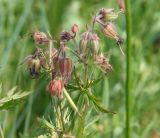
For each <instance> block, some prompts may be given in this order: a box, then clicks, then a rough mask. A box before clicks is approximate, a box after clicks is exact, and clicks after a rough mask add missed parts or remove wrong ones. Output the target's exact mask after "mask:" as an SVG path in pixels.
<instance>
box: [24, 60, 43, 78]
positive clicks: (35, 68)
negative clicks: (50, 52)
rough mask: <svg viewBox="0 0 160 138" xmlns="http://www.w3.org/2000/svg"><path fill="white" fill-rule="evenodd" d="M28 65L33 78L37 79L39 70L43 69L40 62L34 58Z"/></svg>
mask: <svg viewBox="0 0 160 138" xmlns="http://www.w3.org/2000/svg"><path fill="white" fill-rule="evenodd" d="M27 64H28V68H29V70H30V73H31V75H32V76H33V77H37V76H38V75H39V70H40V67H41V64H40V60H39V59H33V58H32V59H29V60H28V61H27Z"/></svg>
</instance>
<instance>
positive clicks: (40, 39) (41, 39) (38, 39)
mask: <svg viewBox="0 0 160 138" xmlns="http://www.w3.org/2000/svg"><path fill="white" fill-rule="evenodd" d="M33 39H34V41H35V43H36V44H38V45H45V44H48V42H49V38H48V37H47V35H46V34H45V33H43V32H40V31H35V32H34V33H33Z"/></svg>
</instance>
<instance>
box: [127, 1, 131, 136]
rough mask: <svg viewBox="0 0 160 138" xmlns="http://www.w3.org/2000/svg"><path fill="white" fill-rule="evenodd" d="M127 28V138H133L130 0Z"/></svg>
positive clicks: (128, 2)
mask: <svg viewBox="0 0 160 138" xmlns="http://www.w3.org/2000/svg"><path fill="white" fill-rule="evenodd" d="M125 7H126V28H127V57H126V64H127V67H126V93H125V94H126V103H125V104H126V131H125V134H126V138H131V102H130V97H131V66H132V65H131V64H132V62H131V32H132V30H131V29H132V24H131V8H130V0H125Z"/></svg>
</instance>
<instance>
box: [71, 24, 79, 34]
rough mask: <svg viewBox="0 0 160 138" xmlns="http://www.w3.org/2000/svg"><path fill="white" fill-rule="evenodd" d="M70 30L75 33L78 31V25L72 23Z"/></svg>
mask: <svg viewBox="0 0 160 138" xmlns="http://www.w3.org/2000/svg"><path fill="white" fill-rule="evenodd" d="M71 30H72V33H77V32H78V25H77V24H74V25H73V26H72V28H71Z"/></svg>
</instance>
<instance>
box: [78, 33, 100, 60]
mask: <svg viewBox="0 0 160 138" xmlns="http://www.w3.org/2000/svg"><path fill="white" fill-rule="evenodd" d="M99 48H100V47H99V37H98V35H97V34H96V33H93V32H91V31H87V32H84V33H83V34H82V36H81V40H80V43H79V51H78V52H79V54H80V56H81V57H83V58H84V57H86V56H88V55H97V53H98V52H99Z"/></svg>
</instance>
